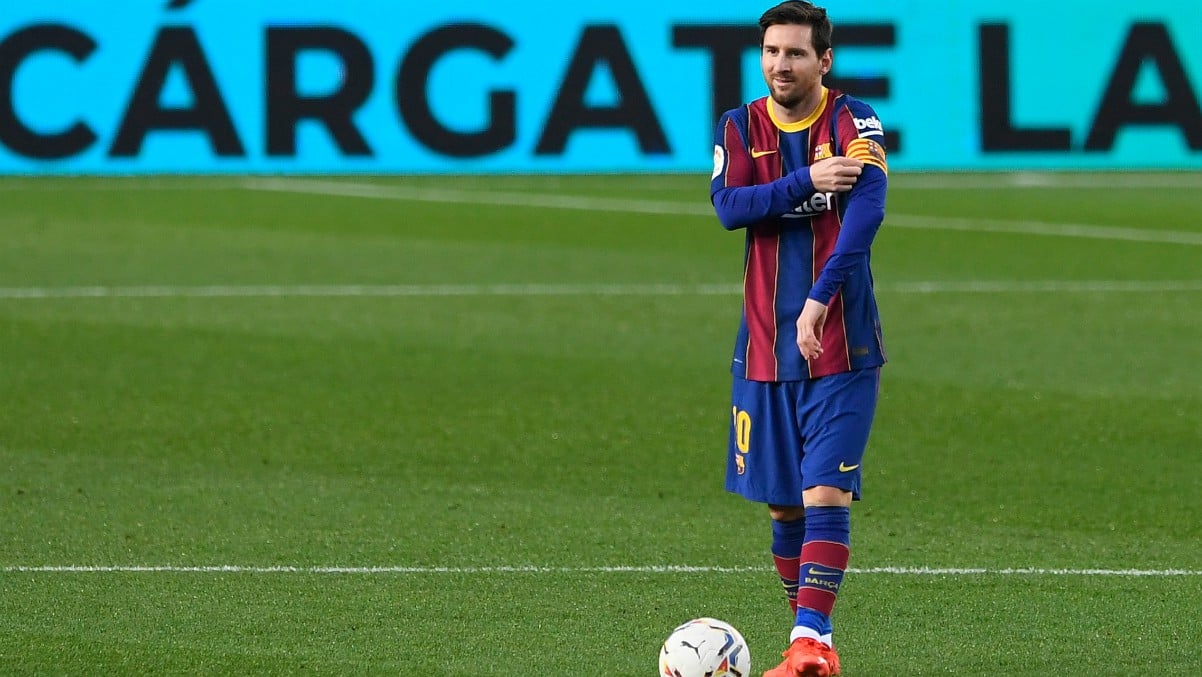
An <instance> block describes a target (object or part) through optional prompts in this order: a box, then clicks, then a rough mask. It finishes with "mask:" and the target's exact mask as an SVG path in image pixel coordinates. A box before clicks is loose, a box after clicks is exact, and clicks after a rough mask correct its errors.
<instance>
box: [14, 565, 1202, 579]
mask: <svg viewBox="0 0 1202 677" xmlns="http://www.w3.org/2000/svg"><path fill="white" fill-rule="evenodd" d="M770 571H772V570H771V569H770V568H769V567H752V566H686V565H646V566H595V567H587V566H586V567H554V566H534V565H528V566H489V567H416V566H413V567H406V566H375V567H363V566H361V567H352V566H241V565H220V566H174V565H161V566H137V565H133V566H5V567H0V572H3V573H202V574H422V575H424V574H526V573H530V574H621V573H635V574H692V573H759V572H763V573H768V572H770ZM848 573H851V574H869V575H901V576H1124V577H1167V576H1202V570H1195V569H1045V568H1037V567H1024V568H988V567H963V568H960V567H949V568H939V567H866V568H852V569H848Z"/></svg>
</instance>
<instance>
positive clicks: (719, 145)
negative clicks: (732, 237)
mask: <svg viewBox="0 0 1202 677" xmlns="http://www.w3.org/2000/svg"><path fill="white" fill-rule="evenodd" d="M732 113H733V111H732V112H728V113H726V114H725V115H723V116H722V119H721V120H719V121H718V126H717V129H716V131H715V132H714V174H713V177H712V178H711V181H710V201H711V202H712V203H713V205H714V211H715V212H716V213H717V215H718V220H719V221H720V222H721V223H722V227H723V228H725V229H727V230H735V229H737V228H745V227H747V226H749V225H752V224H754V223H756V222H759V221H762V220H764V219H766V218H769V217H774V216H780V215H781V214H786V213H788V212H791V211H793V209H794V208H795V207H797V205H799V204H801V203H803V202H805V201H806V200H809V199H810V198H811V197H812V196H813V195H814V193H818V192H831V191H845V190H848V189H850V188H851V186H852V185H854V184H855V180H856V177H857V176H858V175H859V173H860V162H859V161H856V160H851V159H848V158H828V159H827V160H823V161H822V162H819V163H815V165H814V166H813V167H802V168H801V169H798V170H796V171H793V172H790V173H789V174H787V175H785V176H783V177H781V178H779V179H776V180H775V181H772V182H770V183H764V184H758V185H756V184H754V183H753V181H754V178H753V175H752V167H753V165H752V159H751V154H750V153H749V152H748V150H747V143H746V139H745V138H744V137H743V132H742V131H741V129H740V126H739V125H738V124H737V123H736V122H735V119H734V116H733V114H732Z"/></svg>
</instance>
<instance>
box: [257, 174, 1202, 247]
mask: <svg viewBox="0 0 1202 677" xmlns="http://www.w3.org/2000/svg"><path fill="white" fill-rule="evenodd" d="M242 187H244V188H246V189H247V190H256V191H270V192H282V193H299V194H305V195H330V196H338V197H361V198H371V199H378V200H398V201H406V202H438V203H445V204H474V205H489V206H502V207H535V208H549V209H575V210H583V211H594V212H616V213H622V214H666V215H675V216H706V217H713V216H714V211H713V208H712V207H711V206H710V205H709V204H696V203H690V202H674V201H663V200H630V199H627V200H615V199H611V198H597V197H583V196H571V195H551V194H544V193H524V192H505V191H481V192H476V191H466V190H456V189H451V188H411V187H407V186H385V185H378V184H370V183H349V182H343V181H323V180H316V179H278V178H250V179H244V180H243V182H242ZM889 227H897V228H911V229H922V230H956V231H968V232H990V233H1010V234H1021V235H1043V236H1051V237H1075V238H1089V239H1097V240H1120V241H1125V242H1149V243H1165V244H1183V245H1195V246H1202V233H1194V232H1188V231H1173V230H1145V229H1141V228H1122V227H1118V226H1101V225H1094V224H1084V223H1048V222H1044V221H1003V220H996V219H958V218H949V217H941V216H918V215H913V214H888V215H887V216H886V217H885V228H889Z"/></svg>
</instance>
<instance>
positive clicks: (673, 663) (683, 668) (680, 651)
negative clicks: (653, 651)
mask: <svg viewBox="0 0 1202 677" xmlns="http://www.w3.org/2000/svg"><path fill="white" fill-rule="evenodd" d="M659 674H660V675H662V676H663V677H750V675H751V652H750V651H749V650H748V649H747V642H746V641H745V640H744V639H743V635H740V634H739V631H738V630H735V629H734V627H733V626H732V625H731V624H730V623H726V622H724V621H720V620H718V619H716V618H695V619H693V620H691V621H689V622H688V623H685V624H684V625H682V626H680V627H678V628H676V629H675V630H673V631H672V634H670V635H668V639H666V640H664V647H663V648H662V649H660V652H659Z"/></svg>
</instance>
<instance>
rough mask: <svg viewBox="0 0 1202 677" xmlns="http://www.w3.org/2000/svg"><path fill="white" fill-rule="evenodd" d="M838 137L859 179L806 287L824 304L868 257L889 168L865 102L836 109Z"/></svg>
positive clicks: (882, 210)
mask: <svg viewBox="0 0 1202 677" xmlns="http://www.w3.org/2000/svg"><path fill="white" fill-rule="evenodd" d="M837 124H838V130H839V136H840V138H842V139H849V140H848V141H846V142H845V144H846V145H845V146H844V148H843V152H844V153H845V154H847V156H848V157H852V158H856V159H857V160H860V161H862V162H863V163H864V170H863V173H862V174H861V175H860V180H859V181H858V182H856V185H855V187H854V188H852V189H851V192H850V193H848V195H847V209H846V210H845V211H844V213H843V223H842V226H841V227H840V230H839V237H838V238H837V239H836V240H835V249H834V252H832V253H831V256H830V258H828V259H827V260H826V264H825V265H824V266H823V267H822V272H821V273H819V275H818V279H817V280H815V281H814V285H813V287H811V288H810V295H809V297H810V298H811V299H813V300H814V301H817V302H818V303H821V304H822V305H828V304H829V303H830V301H831V297H833V296H834V295H835V293H836V292H837V291H839V288H840V287H842V286H843V283H844V282H846V281H847V278H848V276H849V275H851V274H852V273H853V271H855V270H856V269H857V268H858V267H859V266H861V265H862V264H863V263H864V262H865V261H866V260H867V259H868V250H869V248H870V247H871V246H872V241H873V239H874V238H875V237H876V233H877V230H879V229H880V227H881V222H882V221H884V220H885V192H886V188H887V187H888V184H889V178H888V174H889V167H888V164H887V163H886V161H885V147H884V146H883V145H882V140H883V139H884V135H885V133H884V131H883V130H882V129H881V123H880V120H879V119H878V118H877V116H876V113H875V112H873V110H872V109H871V108H870V107H868V105H867V104H865V103H863V102H860V101H853V102H851V104H850V105H849V106H848V107H847V108H844V109H842V110H841V111H839V118H838V119H837Z"/></svg>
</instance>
